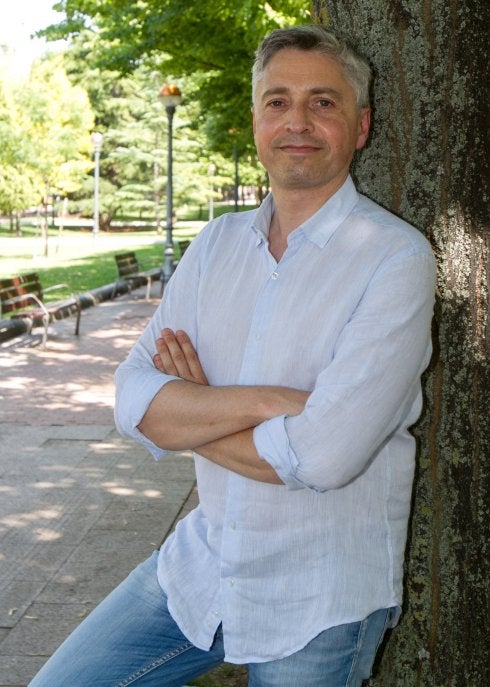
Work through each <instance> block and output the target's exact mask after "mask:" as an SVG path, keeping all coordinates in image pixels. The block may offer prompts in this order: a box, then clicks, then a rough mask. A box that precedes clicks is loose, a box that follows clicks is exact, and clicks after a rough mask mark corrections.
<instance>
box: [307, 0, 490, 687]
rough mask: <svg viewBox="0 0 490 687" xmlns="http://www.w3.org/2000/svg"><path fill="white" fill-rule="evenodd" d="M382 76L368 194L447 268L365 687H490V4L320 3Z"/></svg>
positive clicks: (320, 12) (365, 157) (319, 15)
mask: <svg viewBox="0 0 490 687" xmlns="http://www.w3.org/2000/svg"><path fill="white" fill-rule="evenodd" d="M312 6H313V16H314V18H315V21H318V22H319V23H323V24H326V25H328V26H329V27H330V28H332V29H333V30H334V31H336V32H338V33H341V34H343V35H345V36H348V37H350V38H351V39H352V41H353V42H354V43H355V44H356V45H357V46H358V47H359V48H360V49H361V50H362V52H364V53H365V54H366V55H367V57H368V58H369V59H370V60H371V62H372V65H373V67H374V71H375V85H374V126H373V132H372V136H371V140H370V143H369V144H368V147H367V149H366V150H365V151H363V152H362V154H361V155H360V156H359V158H358V160H357V161H356V164H355V166H354V176H355V178H356V181H357V183H358V186H359V188H360V190H362V191H363V192H364V193H366V194H367V195H368V196H370V197H371V198H373V199H374V200H376V201H377V202H379V203H380V204H381V205H384V206H385V207H387V208H389V209H391V210H392V211H393V212H395V213H396V214H398V215H400V216H402V217H403V218H404V219H406V220H408V221H409V222H411V223H412V224H414V225H415V226H416V227H418V228H419V229H420V230H421V231H423V232H424V234H425V235H426V236H427V237H428V238H429V240H430V241H431V243H432V246H433V248H434V252H435V254H436V258H437V261H438V299H437V306H436V314H435V318H434V355H433V359H432V363H431V366H430V369H429V370H428V372H427V373H426V375H425V380H424V382H425V396H426V403H425V410H424V414H423V416H422V418H421V420H420V421H419V423H418V424H417V427H416V428H415V433H416V436H417V438H418V443H419V453H418V467H417V475H416V481H415V488H414V497H413V514H412V519H411V523H410V530H409V541H408V547H407V558H406V585H405V603H404V614H403V616H402V620H401V622H400V624H399V626H398V627H397V628H396V629H395V630H394V631H393V632H392V633H391V636H390V637H389V638H388V641H387V644H386V646H385V648H384V651H383V654H382V657H381V660H380V663H379V665H378V667H377V671H376V673H375V676H374V677H373V678H372V679H371V681H370V683H369V684H370V685H373V686H376V687H405V686H406V687H419V686H420V687H442V686H444V687H446V686H447V687H483V685H490V668H489V665H490V662H489V655H490V649H489V640H488V634H489V633H488V623H489V617H490V608H489V597H488V586H489V579H490V575H489V547H488V541H489V539H488V533H489V522H490V517H489V515H490V514H489V489H488V486H489V484H488V482H489V480H488V474H489V431H488V428H487V426H486V423H487V418H488V410H489V404H488V389H489V388H490V375H489V366H488V358H487V353H488V328H487V304H488V276H489V261H488V254H489V251H488V248H489V232H488V225H487V226H485V224H484V223H485V221H486V214H485V210H486V206H487V204H488V197H489V193H488V185H485V183H486V182H487V180H488V167H487V160H488V150H485V149H484V141H485V140H486V136H487V127H488V121H490V118H489V116H488V110H487V107H488V91H487V88H486V87H487V76H486V69H485V67H486V65H487V61H488V58H487V52H486V49H487V41H488V33H487V31H488V25H489V17H488V8H489V6H490V5H489V3H488V0H466V2H462V1H459V2H458V0H410V2H408V0H383V1H382V0H370V2H368V1H367V0H314V1H313V3H312Z"/></svg>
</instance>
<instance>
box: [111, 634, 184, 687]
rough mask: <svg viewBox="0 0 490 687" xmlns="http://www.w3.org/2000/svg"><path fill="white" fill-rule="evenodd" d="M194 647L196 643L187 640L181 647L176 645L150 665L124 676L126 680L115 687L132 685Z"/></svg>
mask: <svg viewBox="0 0 490 687" xmlns="http://www.w3.org/2000/svg"><path fill="white" fill-rule="evenodd" d="M193 648H194V645H193V644H192V643H191V642H186V643H185V644H181V645H180V646H179V647H176V648H175V649H172V650H171V651H167V653H166V654H164V655H163V656H160V657H159V658H156V659H155V660H154V661H152V662H151V663H149V664H148V665H146V666H144V667H141V668H138V670H137V671H136V672H134V673H131V675H128V676H127V677H126V678H124V680H122V681H120V682H118V683H117V684H115V685H114V687H127V685H130V684H132V683H133V682H136V680H139V679H140V677H143V676H144V675H147V674H148V673H149V672H150V671H151V670H154V669H155V668H159V667H160V666H161V665H163V664H164V663H167V661H171V660H172V659H173V658H176V657H177V656H180V655H181V654H183V653H184V652H186V651H189V649H193Z"/></svg>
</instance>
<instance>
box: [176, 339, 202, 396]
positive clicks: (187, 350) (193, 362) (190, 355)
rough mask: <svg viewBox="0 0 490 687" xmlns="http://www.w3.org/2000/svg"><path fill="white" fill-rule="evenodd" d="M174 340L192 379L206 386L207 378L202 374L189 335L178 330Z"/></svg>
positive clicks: (199, 362)
mask: <svg viewBox="0 0 490 687" xmlns="http://www.w3.org/2000/svg"><path fill="white" fill-rule="evenodd" d="M175 338H176V339H177V342H178V343H179V345H180V347H181V349H182V352H183V354H184V356H185V359H186V362H187V366H188V368H189V371H190V374H191V376H192V379H193V380H194V381H195V382H196V383H197V384H207V383H208V380H207V377H206V375H205V374H204V370H203V368H202V365H201V361H200V360H199V356H198V355H197V352H196V349H195V348H194V346H193V344H192V341H191V340H190V338H189V335H188V334H187V333H186V332H184V331H182V330H178V331H177V332H176V333H175Z"/></svg>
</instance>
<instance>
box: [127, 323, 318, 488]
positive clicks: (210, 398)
mask: <svg viewBox="0 0 490 687" xmlns="http://www.w3.org/2000/svg"><path fill="white" fill-rule="evenodd" d="M157 351H158V352H157V354H156V355H155V356H154V359H153V360H154V363H155V365H156V367H157V368H158V369H159V370H161V371H162V372H165V373H166V374H170V375H175V376H178V377H180V378H181V379H180V380H174V381H171V382H169V383H168V384H166V385H165V386H164V387H163V388H162V389H161V390H160V391H159V392H158V393H157V394H156V396H155V397H154V399H153V401H152V402H151V404H150V406H149V407H148V410H147V412H146V413H145V415H144V417H143V418H142V420H141V422H140V424H139V425H138V429H139V430H140V431H141V432H142V434H144V435H145V436H146V437H147V438H148V439H150V440H151V441H152V442H153V443H154V444H156V445H157V446H161V447H164V448H166V449H170V450H180V449H193V450H195V451H197V452H198V453H199V454H200V455H202V456H204V457H205V458H207V459H208V460H211V461H212V462H214V463H217V464H218V465H221V466H222V467H225V468H227V469H229V470H232V471H233V472H237V473H239V474H240V475H243V476H245V477H248V478H250V479H255V480H257V481H260V482H268V483H270V484H282V481H281V479H280V478H279V477H278V475H277V473H276V472H275V471H274V469H273V468H272V467H271V466H270V465H269V463H267V462H266V461H264V460H262V459H261V458H260V456H259V455H258V454H257V451H256V449H255V445H254V442H253V428H254V427H255V426H256V425H258V424H260V423H261V422H263V421H264V420H269V419H271V418H273V417H276V416H279V415H284V414H285V415H298V414H300V413H301V412H302V410H303V408H304V406H305V404H306V401H307V399H308V397H309V395H310V394H309V392H307V391H301V390H298V389H291V388H288V387H282V386H209V385H208V381H207V378H206V375H205V373H204V370H203V369H202V366H201V363H200V361H199V358H198V356H197V353H196V351H195V349H194V347H193V345H192V343H191V341H190V339H189V337H188V336H187V334H186V333H185V332H183V331H178V332H176V333H174V332H173V331H172V330H170V329H164V330H163V332H162V335H161V337H160V338H159V339H158V340H157Z"/></svg>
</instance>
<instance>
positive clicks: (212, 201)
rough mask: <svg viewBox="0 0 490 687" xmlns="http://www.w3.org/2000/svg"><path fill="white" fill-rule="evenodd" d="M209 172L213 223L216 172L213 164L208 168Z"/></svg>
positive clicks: (210, 213)
mask: <svg viewBox="0 0 490 687" xmlns="http://www.w3.org/2000/svg"><path fill="white" fill-rule="evenodd" d="M208 171H209V221H211V220H212V219H213V217H214V185H213V176H214V173H215V171H216V167H215V166H214V164H213V163H212V162H211V164H210V165H209V167H208Z"/></svg>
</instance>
